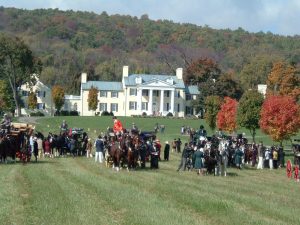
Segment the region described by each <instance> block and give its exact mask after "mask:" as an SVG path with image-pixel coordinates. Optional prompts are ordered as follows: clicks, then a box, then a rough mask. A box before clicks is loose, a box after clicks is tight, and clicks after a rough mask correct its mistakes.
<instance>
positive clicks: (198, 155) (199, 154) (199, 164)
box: [193, 148, 204, 175]
mask: <svg viewBox="0 0 300 225" xmlns="http://www.w3.org/2000/svg"><path fill="white" fill-rule="evenodd" d="M193 157H194V162H195V169H196V170H197V174H198V175H200V174H202V175H203V161H202V158H203V157H204V154H203V148H198V149H197V151H196V152H195V153H194V155H193Z"/></svg>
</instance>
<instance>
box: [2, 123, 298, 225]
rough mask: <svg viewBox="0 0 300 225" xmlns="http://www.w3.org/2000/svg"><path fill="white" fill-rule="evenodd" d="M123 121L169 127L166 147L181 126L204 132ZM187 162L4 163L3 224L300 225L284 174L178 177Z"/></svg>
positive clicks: (43, 127) (294, 192) (294, 186)
mask: <svg viewBox="0 0 300 225" xmlns="http://www.w3.org/2000/svg"><path fill="white" fill-rule="evenodd" d="M64 119H66V120H67V122H68V123H69V125H70V126H72V127H84V128H85V129H86V130H87V129H88V128H90V130H91V135H93V136H96V134H97V133H98V132H100V131H101V130H105V129H106V127H107V126H109V125H111V124H112V121H111V119H110V118H109V119H108V118H100V117H86V118H79V117H66V118H64ZM121 120H122V122H123V123H124V124H125V125H126V126H129V125H130V124H131V122H132V121H135V123H136V124H137V125H138V126H139V127H141V128H143V129H145V130H147V129H153V125H154V124H155V123H156V121H157V122H158V123H159V124H160V123H163V124H165V125H166V133H165V134H164V135H160V138H161V139H162V140H172V139H173V138H174V137H180V135H179V127H177V126H181V125H190V126H192V127H195V128H196V127H199V125H200V121H199V120H180V121H179V120H174V119H170V120H163V119H153V120H152V119H134V118H126V119H125V118H121ZM61 121H62V118H49V119H48V118H44V119H42V120H40V121H38V122H39V124H37V129H38V130H40V131H43V132H45V131H47V132H48V129H50V130H52V131H57V130H58V125H59V124H60V123H61ZM201 124H204V123H203V122H202V121H201ZM47 125H49V128H48V127H47ZM94 129H96V133H94ZM182 138H183V139H184V137H182ZM179 158H180V157H179V155H178V154H176V153H171V156H170V161H169V162H160V169H159V170H157V171H155V170H154V171H152V170H150V169H147V170H144V171H142V170H137V171H131V172H127V171H126V170H121V171H120V172H115V171H113V170H112V169H110V168H105V167H104V166H103V165H99V164H96V163H95V162H94V159H87V158H84V157H78V158H71V157H68V158H56V159H44V160H41V161H40V162H38V163H29V164H27V165H22V164H21V163H16V164H7V165H3V164H0V203H1V204H0V224H4V225H10V224H17V225H19V224H20V225H27V224H28V225H29V224H39V225H40V224H45V225H50V224H55V225H57V224H70V225H71V224H72V225H77V224H78V225H81V224H89V225H90V224H95V225H96V224H104V225H109V224H128V225H132V224H137V225H142V224H145V225H149V224H153V225H154V224H155V225H156V224H162V225H167V224H172V225H173V224H174V225H176V224H180V225H182V224H230V225H231V224H300V218H299V207H300V203H299V187H300V183H297V182H294V180H288V179H287V178H286V175H285V170H284V169H280V170H272V171H270V170H267V169H266V170H262V171H257V170H255V169H251V168H245V169H243V170H237V169H234V168H230V169H229V176H227V177H214V176H197V175H196V173H195V172H179V173H178V172H176V169H177V166H178V164H179ZM147 167H149V163H148V164H147Z"/></svg>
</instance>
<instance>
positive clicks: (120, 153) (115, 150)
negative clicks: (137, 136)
mask: <svg viewBox="0 0 300 225" xmlns="http://www.w3.org/2000/svg"><path fill="white" fill-rule="evenodd" d="M124 146H125V139H124V137H122V138H121V140H120V141H118V140H117V137H116V136H110V138H109V140H108V144H107V149H108V151H107V152H108V154H109V157H106V160H107V161H106V163H107V164H108V160H109V159H110V158H111V160H112V161H113V168H115V169H116V170H117V171H119V170H120V164H121V160H123V161H122V164H123V163H124V155H125V154H124V151H125V150H124Z"/></svg>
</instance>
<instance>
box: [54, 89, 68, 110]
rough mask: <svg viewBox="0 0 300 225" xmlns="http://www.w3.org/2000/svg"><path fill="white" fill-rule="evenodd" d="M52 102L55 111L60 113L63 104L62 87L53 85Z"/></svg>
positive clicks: (63, 94)
mask: <svg viewBox="0 0 300 225" xmlns="http://www.w3.org/2000/svg"><path fill="white" fill-rule="evenodd" d="M52 100H53V103H54V105H55V108H56V110H57V111H60V109H61V107H62V106H63V105H64V102H65V91H64V89H63V87H61V86H59V85H55V86H53V87H52Z"/></svg>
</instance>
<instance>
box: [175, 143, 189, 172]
mask: <svg viewBox="0 0 300 225" xmlns="http://www.w3.org/2000/svg"><path fill="white" fill-rule="evenodd" d="M188 152H189V146H188V143H185V144H184V148H183V151H182V154H181V161H180V164H179V166H178V169H177V172H179V170H183V171H185V169H186V161H187V158H188Z"/></svg>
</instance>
